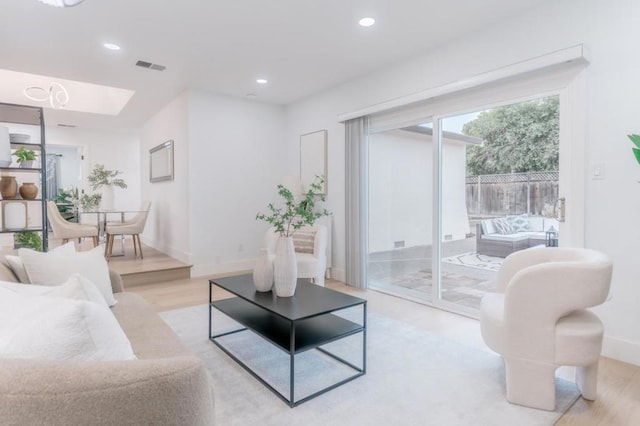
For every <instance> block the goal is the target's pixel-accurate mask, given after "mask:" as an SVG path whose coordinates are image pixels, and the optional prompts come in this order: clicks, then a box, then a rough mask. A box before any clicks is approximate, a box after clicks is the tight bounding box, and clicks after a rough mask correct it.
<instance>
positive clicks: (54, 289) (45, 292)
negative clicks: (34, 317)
mask: <svg viewBox="0 0 640 426" xmlns="http://www.w3.org/2000/svg"><path fill="white" fill-rule="evenodd" d="M0 288H5V289H7V290H11V291H13V292H14V293H19V294H24V295H32V296H48V297H60V298H63V299H75V300H86V301H89V302H94V303H97V304H99V305H102V306H104V307H107V308H108V307H109V305H107V301H106V300H104V296H103V295H102V293H100V290H98V288H97V287H96V286H95V284H93V283H92V282H91V281H89V280H88V279H86V278H84V277H82V276H81V275H78V274H74V275H72V276H71V277H69V279H68V280H67V281H66V282H65V283H64V284H61V285H56V286H46V285H35V284H28V285H26V284H22V283H12V282H7V281H0Z"/></svg>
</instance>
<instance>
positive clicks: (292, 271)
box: [273, 237, 298, 297]
mask: <svg viewBox="0 0 640 426" xmlns="http://www.w3.org/2000/svg"><path fill="white" fill-rule="evenodd" d="M273 277H274V287H275V289H276V295H278V296H279V297H291V296H293V295H294V293H295V292H296V283H297V281H298V266H297V265H296V253H295V251H294V248H293V238H292V237H280V238H278V243H277V245H276V259H275V260H274V262H273Z"/></svg>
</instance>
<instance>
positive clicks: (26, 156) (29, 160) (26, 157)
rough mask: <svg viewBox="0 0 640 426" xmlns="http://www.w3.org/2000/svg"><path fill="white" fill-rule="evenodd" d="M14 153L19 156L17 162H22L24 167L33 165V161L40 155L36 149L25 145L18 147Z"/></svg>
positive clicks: (21, 165)
mask: <svg viewBox="0 0 640 426" xmlns="http://www.w3.org/2000/svg"><path fill="white" fill-rule="evenodd" d="M13 155H15V156H16V157H17V162H18V164H20V167H24V168H31V167H33V161H34V160H35V159H36V157H37V156H38V154H36V152H35V151H32V150H30V149H26V148H25V147H23V146H21V147H20V148H18V149H17V150H16V151H15V152H14V153H13Z"/></svg>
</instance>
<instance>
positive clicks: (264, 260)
mask: <svg viewBox="0 0 640 426" xmlns="http://www.w3.org/2000/svg"><path fill="white" fill-rule="evenodd" d="M253 285H255V286H256V290H258V291H271V288H272V287H273V264H272V263H271V259H269V251H268V250H267V249H266V248H263V249H260V252H259V253H258V259H257V260H256V264H255V266H254V267H253Z"/></svg>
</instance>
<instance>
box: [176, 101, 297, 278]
mask: <svg viewBox="0 0 640 426" xmlns="http://www.w3.org/2000/svg"><path fill="white" fill-rule="evenodd" d="M283 129H284V109H283V108H282V107H279V106H273V105H268V104H263V103H259V102H254V101H249V100H245V99H239V98H232V97H227V96H221V95H213V94H208V93H205V92H199V91H192V92H190V93H189V152H190V155H189V176H190V177H189V188H188V193H189V202H190V210H189V222H190V224H191V230H190V232H191V252H192V263H193V264H194V268H193V270H192V275H204V274H210V273H216V272H224V271H233V270H241V269H250V268H252V267H253V263H254V259H255V258H256V256H257V254H258V249H259V248H260V247H261V246H262V241H263V238H264V233H265V231H266V230H267V228H268V225H267V224H266V223H264V222H259V221H256V219H255V217H256V214H257V213H258V212H260V211H262V212H264V211H266V207H267V204H269V203H272V202H273V203H276V202H278V201H279V196H278V195H277V189H276V185H277V184H278V183H279V182H280V179H281V178H282V176H283V175H284V174H285V172H284V170H285V169H286V161H287V155H286V145H285V143H284V137H283Z"/></svg>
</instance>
